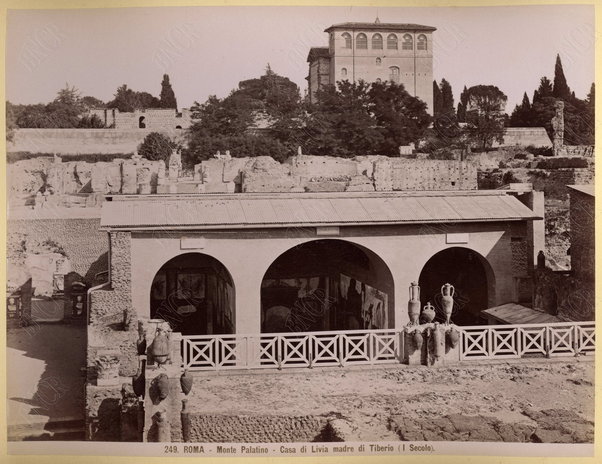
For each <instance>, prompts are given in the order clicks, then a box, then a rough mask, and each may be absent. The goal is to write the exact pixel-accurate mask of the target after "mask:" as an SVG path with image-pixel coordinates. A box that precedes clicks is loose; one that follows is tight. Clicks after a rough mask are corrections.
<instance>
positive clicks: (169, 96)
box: [159, 74, 178, 110]
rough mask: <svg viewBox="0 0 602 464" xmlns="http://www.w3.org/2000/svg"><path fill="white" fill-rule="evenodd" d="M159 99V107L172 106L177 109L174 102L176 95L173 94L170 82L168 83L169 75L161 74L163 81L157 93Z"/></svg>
mask: <svg viewBox="0 0 602 464" xmlns="http://www.w3.org/2000/svg"><path fill="white" fill-rule="evenodd" d="M159 98H160V100H161V108H173V109H174V110H177V109H178V104H177V102H176V95H175V94H174V91H173V89H172V88H171V84H170V83H169V76H168V75H167V74H163V81H162V82H161V94H160V95H159Z"/></svg>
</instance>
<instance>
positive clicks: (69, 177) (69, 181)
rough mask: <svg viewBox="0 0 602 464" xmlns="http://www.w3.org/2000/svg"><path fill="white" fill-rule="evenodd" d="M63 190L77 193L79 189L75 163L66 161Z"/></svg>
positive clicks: (68, 192)
mask: <svg viewBox="0 0 602 464" xmlns="http://www.w3.org/2000/svg"><path fill="white" fill-rule="evenodd" d="M61 191H62V192H63V193H67V194H72V193H77V192H78V191H79V188H78V184H77V177H76V174H75V163H65V170H64V172H63V186H62V189H61Z"/></svg>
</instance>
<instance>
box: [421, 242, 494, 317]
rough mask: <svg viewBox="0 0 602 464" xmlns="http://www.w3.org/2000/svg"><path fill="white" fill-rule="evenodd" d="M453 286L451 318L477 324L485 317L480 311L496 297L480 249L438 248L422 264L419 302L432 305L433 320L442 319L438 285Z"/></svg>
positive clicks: (487, 267) (492, 281)
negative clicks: (436, 251)
mask: <svg viewBox="0 0 602 464" xmlns="http://www.w3.org/2000/svg"><path fill="white" fill-rule="evenodd" d="M446 283H449V284H451V285H453V286H454V288H455V294H454V307H453V311H452V316H451V320H452V322H453V323H454V324H457V325H480V324H486V323H487V321H486V320H485V319H484V318H482V317H481V311H482V310H484V309H487V308H489V307H490V306H492V304H491V303H493V302H494V300H495V277H494V275H493V270H492V269H491V266H490V264H489V263H488V261H487V260H486V259H485V258H484V257H483V256H481V255H480V254H479V253H477V252H475V251H473V250H470V249H468V248H462V247H452V248H447V249H445V250H442V251H440V252H439V253H437V254H435V255H434V256H432V257H431V259H429V260H428V261H427V263H426V264H425V265H424V267H423V268H422V272H421V273H420V278H419V281H418V284H419V285H420V300H421V302H422V305H425V304H426V303H427V302H428V301H430V302H431V304H433V306H435V311H436V312H437V317H436V319H435V320H436V321H440V322H443V321H444V320H445V314H444V312H443V309H442V305H441V287H442V286H443V285H444V284H446Z"/></svg>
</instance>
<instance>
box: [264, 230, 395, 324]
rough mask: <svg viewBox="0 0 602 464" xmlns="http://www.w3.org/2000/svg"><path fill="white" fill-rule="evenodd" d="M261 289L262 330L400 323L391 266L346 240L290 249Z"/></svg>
mask: <svg viewBox="0 0 602 464" xmlns="http://www.w3.org/2000/svg"><path fill="white" fill-rule="evenodd" d="M260 293H261V331H262V333H275V332H312V331H327V330H358V329H381V328H382V329H387V328H393V327H394V326H395V320H394V319H395V311H394V308H395V302H394V298H395V289H394V283H393V275H392V274H391V271H390V270H389V268H388V266H387V265H386V264H385V262H384V261H383V260H382V258H380V257H379V256H378V255H377V254H376V253H374V252H372V251H371V250H369V249H368V248H366V247H363V246H361V245H358V244H356V243H352V242H350V241H346V240H340V239H317V240H310V241H308V242H304V243H302V244H300V245H297V246H295V247H292V248H290V249H288V250H287V251H285V252H284V253H282V254H281V255H280V256H278V258H276V259H275V260H274V261H273V262H272V264H271V265H270V266H269V267H268V269H267V271H266V272H265V274H264V277H263V279H262V283H261V291H260Z"/></svg>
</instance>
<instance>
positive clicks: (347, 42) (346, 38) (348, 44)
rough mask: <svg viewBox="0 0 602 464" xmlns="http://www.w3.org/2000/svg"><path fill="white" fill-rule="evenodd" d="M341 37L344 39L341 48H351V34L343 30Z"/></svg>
mask: <svg viewBox="0 0 602 464" xmlns="http://www.w3.org/2000/svg"><path fill="white" fill-rule="evenodd" d="M342 37H343V40H344V41H345V42H344V45H343V48H351V35H350V34H349V33H348V32H343V34H342Z"/></svg>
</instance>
